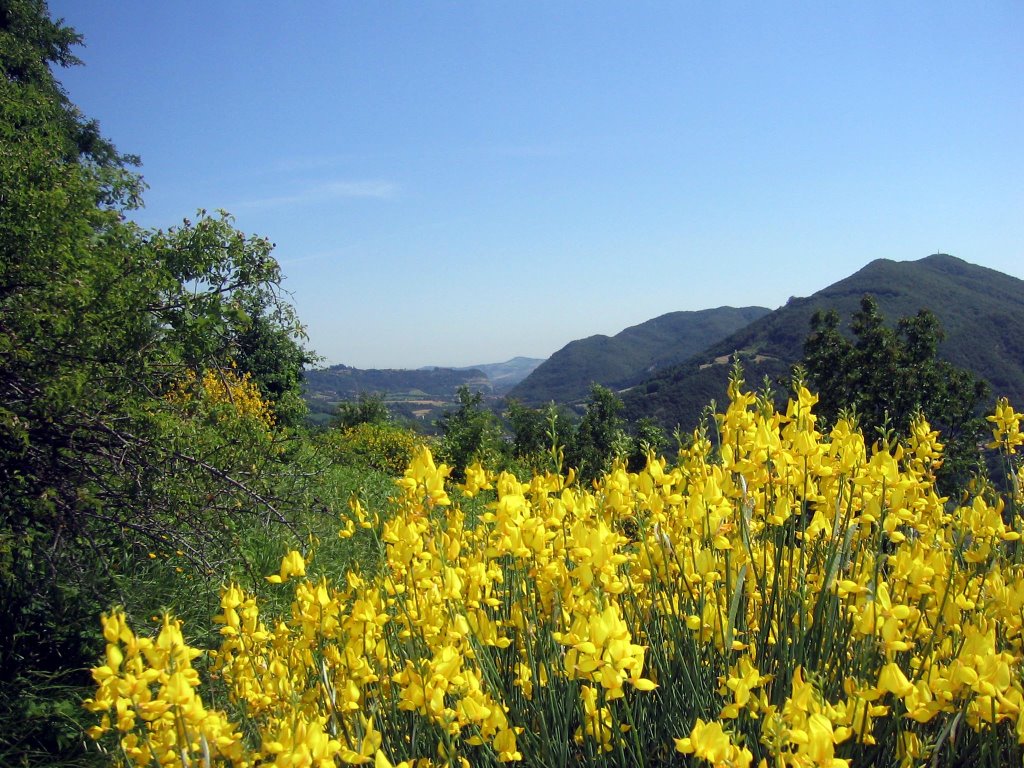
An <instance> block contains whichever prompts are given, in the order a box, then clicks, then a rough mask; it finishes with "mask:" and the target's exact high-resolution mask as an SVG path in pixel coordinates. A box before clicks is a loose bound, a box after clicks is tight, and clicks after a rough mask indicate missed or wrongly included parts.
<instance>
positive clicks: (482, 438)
mask: <svg viewBox="0 0 1024 768" xmlns="http://www.w3.org/2000/svg"><path fill="white" fill-rule="evenodd" d="M458 402H459V404H458V407H457V408H455V409H454V410H451V411H448V412H447V413H446V414H444V415H443V416H442V417H441V418H440V419H438V426H440V428H441V433H442V437H441V456H442V457H443V459H444V461H446V462H448V463H450V464H451V465H452V467H453V476H454V477H456V478H461V477H463V476H464V470H465V468H466V467H468V466H469V465H471V464H472V463H473V462H474V461H481V462H483V464H484V465H485V466H488V467H494V466H496V465H497V464H498V462H499V460H500V458H501V457H502V455H503V453H504V441H503V440H502V433H501V427H500V425H499V424H498V419H497V417H496V416H495V415H494V413H493V412H491V411H490V410H489V409H487V408H486V407H485V406H484V397H483V395H482V394H481V393H480V392H471V391H470V389H469V387H467V386H465V385H462V386H460V387H459V389H458Z"/></svg>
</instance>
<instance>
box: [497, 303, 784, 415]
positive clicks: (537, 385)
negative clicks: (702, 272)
mask: <svg viewBox="0 0 1024 768" xmlns="http://www.w3.org/2000/svg"><path fill="white" fill-rule="evenodd" d="M770 311H771V310H768V309H766V308H764V307H741V308H739V309H736V308H734V307H719V308H718V309H704V310H700V311H698V312H670V313H669V314H667V315H661V316H660V317H656V318H654V319H653V320H648V321H647V322H645V323H640V324H639V325H634V326H632V327H630V328H626V329H625V330H624V331H621V332H620V333H617V334H616V335H615V336H603V335H598V336H590V337H589V338H586V339H579V340H577V341H571V342H569V343H568V344H566V345H565V346H564V347H562V349H560V350H559V351H558V352H556V353H555V354H553V355H552V356H551V357H550V358H548V359H547V360H546V361H544V362H543V363H541V364H540V365H539V366H538V367H537V369H536V370H535V371H534V372H533V373H531V374H530V375H529V376H527V377H526V378H525V379H523V380H522V381H521V382H520V383H519V384H517V385H516V386H515V387H513V388H512V390H511V391H510V392H509V393H508V396H509V397H510V398H516V399H518V400H520V401H522V402H524V403H528V404H534V405H538V404H541V403H546V402H549V401H552V400H554V401H555V402H559V403H569V402H572V401H575V400H582V399H584V398H586V396H587V394H588V393H589V391H590V386H591V384H592V383H594V382H597V383H598V384H603V385H605V386H607V387H612V388H621V387H627V386H630V385H632V384H635V383H637V382H638V381H641V380H642V379H644V378H645V377H646V376H648V375H650V374H651V372H652V371H656V370H658V369H660V368H663V367H665V366H670V365H672V364H674V363H678V362H680V361H683V360H686V359H687V358H689V357H691V356H692V355H695V354H697V353H698V352H700V351H701V350H703V349H705V348H707V347H708V346H709V345H711V344H714V343H715V342H717V341H720V340H721V339H723V338H725V337H726V336H728V335H729V334H730V333H733V332H734V331H736V330H738V329H740V328H742V327H744V326H746V325H747V324H748V323H750V322H752V321H754V320H756V319H757V318H759V317H761V316H763V315H765V314H767V313H768V312H770Z"/></svg>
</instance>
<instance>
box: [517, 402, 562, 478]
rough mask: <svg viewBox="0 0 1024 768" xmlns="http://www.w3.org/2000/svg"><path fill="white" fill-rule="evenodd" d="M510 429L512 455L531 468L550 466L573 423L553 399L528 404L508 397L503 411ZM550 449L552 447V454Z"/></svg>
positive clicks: (539, 468) (538, 469) (546, 467)
mask: <svg viewBox="0 0 1024 768" xmlns="http://www.w3.org/2000/svg"><path fill="white" fill-rule="evenodd" d="M505 418H506V419H507V421H508V425H509V428H510V429H511V433H512V444H511V453H512V458H513V459H515V460H516V461H518V462H520V463H521V464H522V465H523V466H525V467H526V468H528V469H530V470H531V471H543V470H545V469H547V470H553V469H556V468H557V467H555V466H552V464H553V460H554V463H557V456H558V451H560V450H561V451H563V452H564V450H565V447H566V446H567V445H569V443H570V442H571V441H572V437H573V424H572V421H570V419H569V418H568V416H567V415H566V414H565V413H560V412H559V409H558V408H557V407H556V406H555V404H554V403H549V404H548V405H547V406H545V407H544V408H530V407H529V406H526V405H523V404H522V403H520V402H519V401H518V400H514V399H513V400H509V401H508V405H507V409H506V411H505ZM552 450H554V451H555V453H554V454H552Z"/></svg>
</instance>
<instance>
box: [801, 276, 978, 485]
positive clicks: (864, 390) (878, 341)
mask: <svg viewBox="0 0 1024 768" xmlns="http://www.w3.org/2000/svg"><path fill="white" fill-rule="evenodd" d="M839 323H840V319H839V315H838V313H837V312H836V311H835V310H830V311H828V312H822V311H818V312H816V313H815V315H814V317H813V318H812V319H811V333H810V335H809V336H808V337H807V339H806V341H805V342H804V359H803V367H804V369H805V371H806V373H807V376H808V382H809V384H810V385H811V387H812V388H813V389H815V390H816V391H817V393H818V396H819V402H818V405H817V412H818V413H819V415H821V416H822V417H823V419H824V421H825V423H826V424H834V423H835V421H836V419H837V418H838V417H839V415H840V413H841V412H843V411H853V412H855V413H856V414H857V416H858V418H859V421H860V425H861V427H862V428H863V429H864V431H865V435H866V436H867V437H868V439H869V440H870V439H871V436H872V435H877V434H878V433H879V431H884V430H894V431H895V432H896V433H897V434H902V435H905V434H907V433H908V430H909V428H910V425H911V422H912V420H913V419H914V417H915V416H916V415H917V414H918V413H921V414H923V415H924V416H925V417H926V418H927V419H928V420H929V422H930V423H931V425H932V426H933V427H935V428H938V429H940V430H942V438H943V440H944V442H945V443H946V456H947V458H946V463H945V465H944V467H943V470H942V472H941V474H940V481H941V482H942V484H943V487H944V488H947V489H948V488H952V487H954V486H955V485H956V484H957V483H959V482H962V481H963V480H964V479H965V478H966V476H967V475H969V474H970V472H972V471H974V470H975V469H978V468H980V463H979V461H980V460H979V456H978V450H977V444H978V440H979V437H980V435H981V434H982V431H983V429H984V420H983V419H981V418H980V416H979V408H980V406H981V405H982V403H983V402H984V400H985V398H986V397H987V394H988V386H987V385H986V384H985V382H984V381H981V380H980V379H978V378H977V377H976V376H974V374H972V373H971V372H970V371H967V370H964V369H962V368H957V367H956V366H954V365H953V364H952V363H949V362H947V361H945V360H941V359H939V357H938V345H939V342H941V341H942V338H943V331H942V327H941V324H940V323H939V321H938V318H936V317H935V315H934V314H933V313H932V312H930V311H929V310H927V309H922V310H921V311H920V312H918V313H917V315H915V316H912V317H903V318H901V319H900V320H899V321H898V322H897V323H896V326H895V328H892V327H889V326H887V325H886V323H885V318H884V317H883V316H882V314H881V312H880V311H879V309H878V303H877V302H876V301H875V299H874V298H873V297H872V296H864V298H862V299H861V306H860V309H859V310H858V311H857V312H856V313H854V315H853V317H852V319H851V322H850V332H851V334H852V338H850V337H848V336H846V335H845V334H843V332H842V331H841V330H840V325H839Z"/></svg>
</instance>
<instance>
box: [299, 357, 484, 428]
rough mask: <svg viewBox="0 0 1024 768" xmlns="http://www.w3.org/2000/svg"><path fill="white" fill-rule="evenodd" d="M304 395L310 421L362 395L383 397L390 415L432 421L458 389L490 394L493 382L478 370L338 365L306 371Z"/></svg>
mask: <svg viewBox="0 0 1024 768" xmlns="http://www.w3.org/2000/svg"><path fill="white" fill-rule="evenodd" d="M303 376H304V387H305V391H304V393H303V396H304V397H305V400H306V403H307V404H308V405H309V410H310V414H311V420H312V421H313V422H316V423H324V422H326V421H327V420H328V419H329V417H330V415H331V414H333V413H334V411H335V410H336V408H337V406H338V403H340V402H342V401H344V400H354V399H355V398H357V397H358V396H359V395H362V394H366V395H370V394H376V395H382V396H383V397H384V400H385V402H386V403H387V406H388V408H389V409H390V410H391V412H392V413H393V414H395V415H398V416H403V417H406V418H414V419H421V420H423V421H427V422H429V421H430V418H432V417H433V416H434V415H436V413H438V412H439V411H440V410H443V409H444V408H445V407H447V406H450V405H452V404H453V403H454V402H455V400H456V392H457V391H458V389H459V387H461V386H467V387H469V388H470V389H471V390H474V391H477V390H479V391H481V392H485V393H490V391H491V382H490V380H489V379H488V378H487V376H486V375H485V374H484V372H483V371H481V370H479V369H476V368H469V369H464V370H457V369H455V368H423V369H419V370H406V369H389V368H368V369H361V368H350V367H349V366H347V365H335V366H331V367H330V368H323V369H320V370H313V371H306V372H305V373H304V374H303Z"/></svg>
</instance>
